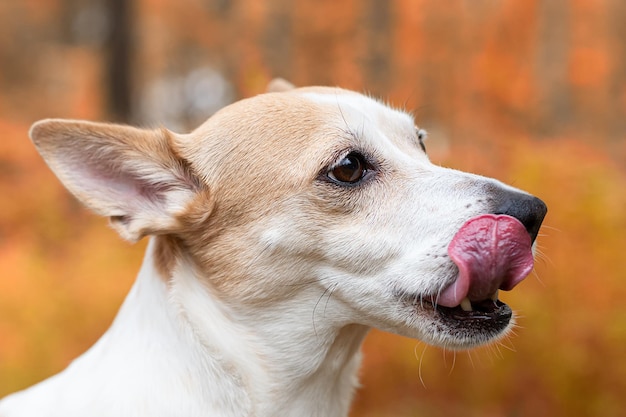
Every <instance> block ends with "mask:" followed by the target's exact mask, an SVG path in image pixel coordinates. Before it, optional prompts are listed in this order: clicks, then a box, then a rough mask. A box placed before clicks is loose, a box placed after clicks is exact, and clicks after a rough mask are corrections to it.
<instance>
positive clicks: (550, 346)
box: [0, 0, 626, 417]
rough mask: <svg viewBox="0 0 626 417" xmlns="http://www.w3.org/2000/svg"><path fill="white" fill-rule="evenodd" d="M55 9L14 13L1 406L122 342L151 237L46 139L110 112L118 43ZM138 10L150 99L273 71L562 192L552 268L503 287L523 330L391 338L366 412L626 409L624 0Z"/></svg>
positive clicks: (437, 149) (0, 310) (373, 375)
mask: <svg viewBox="0 0 626 417" xmlns="http://www.w3.org/2000/svg"><path fill="white" fill-rule="evenodd" d="M39 3H41V2H37V1H35V0H28V1H25V2H20V1H18V0H9V1H5V2H3V3H2V5H1V6H0V22H2V23H3V25H0V60H1V62H2V63H3V72H2V73H0V132H2V136H1V138H0V195H2V196H3V198H2V200H1V201H0V396H2V395H4V394H7V393H9V392H11V391H14V390H17V389H20V388H23V387H25V386H27V385H30V384H32V383H34V382H36V381H38V380H40V379H42V378H45V377H46V376H49V375H51V374H53V373H55V372H57V371H59V370H61V369H62V368H64V367H65V366H66V365H67V364H68V363H69V361H70V360H71V359H72V358H74V357H76V356H77V355H79V354H80V353H81V352H82V351H84V350H85V349H86V348H88V347H89V346H90V345H91V344H92V343H93V342H94V341H95V340H96V339H97V338H98V337H99V335H101V334H102V333H103V332H104V330H105V329H106V328H107V326H108V325H109V324H110V322H111V320H112V318H113V316H114V314H115V312H116V310H117V308H118V307H119V305H120V303H121V301H122V299H123V297H124V295H125V294H126V292H127V291H128V289H129V288H130V285H131V283H132V280H133V279H134V276H135V273H136V271H137V270H138V268H139V264H140V260H141V255H142V252H143V248H144V245H145V244H139V245H135V246H129V245H128V244H125V243H123V242H121V241H120V240H119V239H118V238H117V237H116V236H115V234H114V232H112V231H111V230H109V229H108V228H107V227H106V222H105V221H104V220H103V219H98V218H96V217H94V216H92V215H90V214H88V213H87V212H86V211H85V210H84V209H82V208H81V207H79V206H78V204H77V203H76V202H75V201H74V200H73V199H72V198H71V197H70V196H69V195H68V194H67V192H65V191H64V190H63V189H62V187H61V186H60V185H59V183H58V181H57V180H56V179H55V178H54V177H53V176H52V174H51V173H50V172H49V171H48V169H47V168H46V167H45V166H44V164H43V162H42V161H41V160H40V158H39V157H38V156H37V154H36V152H35V150H34V149H33V147H32V145H31V144H30V142H29V141H28V139H27V130H28V126H29V125H30V123H31V122H32V121H33V120H34V119H36V118H40V117H50V116H59V117H60V116H62V117H68V118H71V117H75V118H77V117H81V118H92V119H106V117H107V115H106V112H105V110H104V107H105V106H104V103H105V98H104V95H105V94H104V93H105V88H106V87H105V85H104V84H103V82H102V77H103V70H102V66H103V65H104V63H105V60H104V58H103V55H102V52H103V51H102V50H101V49H100V48H99V47H98V46H93V45H89V44H88V43H84V44H81V43H80V42H78V41H74V42H67V41H63V40H62V39H65V38H63V36H66V37H67V36H69V35H67V34H65V35H63V36H61V35H60V34H59V33H62V32H63V30H62V29H63V28H65V27H66V26H67V25H65V21H64V20H63V19H64V15H63V13H65V12H67V10H66V8H64V7H65V6H63V5H64V4H65V3H64V2H63V1H61V0H56V1H52V0H51V1H50V2H46V6H45V7H43V6H42V5H41V4H39ZM70 3H72V2H68V3H67V4H70ZM74 3H76V4H79V3H81V2H74ZM74 3H72V4H74ZM86 3H88V2H86ZM135 6H136V7H135V10H136V14H135V20H136V30H137V31H138V36H137V40H136V42H137V44H138V47H137V48H135V57H134V58H135V63H136V65H137V68H136V74H134V76H135V79H136V88H137V90H138V91H141V90H142V89H145V88H146V87H148V86H149V84H150V82H152V81H154V80H157V79H159V77H162V76H164V75H169V74H180V73H184V72H185V71H189V70H190V69H193V68H194V67H196V66H202V65H208V64H210V65H211V66H212V67H215V68H218V69H219V70H220V71H222V72H223V73H224V74H225V75H226V77H227V78H228V79H229V80H230V81H231V82H232V83H233V85H234V87H235V89H236V91H238V93H239V94H240V95H249V94H255V93H258V92H261V91H262V90H263V88H264V85H265V83H266V82H267V80H268V79H269V78H270V77H271V76H275V75H276V76H285V77H287V78H290V79H292V80H293V81H295V82H296V83H298V84H312V83H323V84H340V85H342V86H345V87H349V88H356V89H366V90H369V91H371V92H372V93H373V94H375V95H379V96H381V97H382V98H384V99H386V100H389V101H390V102H392V103H393V104H395V105H397V106H399V107H402V106H406V107H408V108H409V109H411V108H413V109H414V111H415V114H416V119H417V121H418V123H419V124H420V125H422V126H424V127H426V128H427V129H430V130H431V133H432V134H431V139H430V141H431V143H429V144H427V146H428V147H429V149H431V151H432V152H431V157H432V158H433V159H434V161H435V162H438V163H443V164H444V165H448V166H453V167H455V168H459V169H463V170H467V171H472V172H477V173H480V174H484V175H488V176H493V177H496V178H499V179H501V180H503V181H505V182H509V183H511V184H513V185H514V186H517V187H519V188H522V189H526V190H528V191H530V192H532V193H533V194H535V195H537V196H540V197H541V198H542V199H544V200H545V201H546V202H547V204H548V206H549V213H548V217H547V219H546V222H545V227H544V228H543V229H542V232H541V236H540V237H539V241H538V249H539V260H538V262H537V265H536V269H535V273H534V277H533V276H531V277H530V278H529V279H527V280H526V281H525V282H524V283H523V284H521V285H520V286H519V287H518V288H516V290H515V291H513V292H511V293H507V294H503V298H504V299H505V301H507V302H508V303H509V304H511V305H512V306H513V308H514V309H515V310H516V311H517V312H518V315H519V320H518V323H519V327H518V329H517V330H516V335H514V336H512V337H510V338H509V339H507V340H505V341H504V342H503V343H502V344H499V345H495V346H492V347H489V348H486V349H482V350H479V351H475V352H471V353H456V354H454V353H452V352H442V351H441V350H438V349H435V348H432V347H426V346H425V345H423V344H421V343H419V342H417V341H414V340H410V339H405V338H400V337H397V336H392V335H388V334H384V333H381V332H377V331H374V332H373V333H372V334H371V336H370V337H368V339H367V340H366V343H365V347H364V350H365V364H364V365H365V366H364V368H363V371H362V382H363V389H362V390H360V391H359V392H358V394H357V398H356V402H355V404H354V408H353V412H352V414H351V415H352V416H353V417H357V416H358V417H375V416H387V415H395V416H430V417H433V416H434V417H437V416H446V417H448V416H464V417H473V416H476V417H478V416H480V417H485V416H487V417H488V416H504V415H532V416H568V417H577V416H580V417H582V416H599V415H601V416H603V417H604V416H608V417H612V416H615V417H617V416H620V415H623V413H624V411H623V410H625V409H626V399H624V396H623V393H624V392H626V378H624V375H626V361H624V360H623V353H624V348H623V347H624V346H625V345H626V306H625V304H624V301H623V300H624V299H626V280H625V279H624V278H625V277H626V267H625V266H624V255H623V252H624V248H626V210H625V208H626V193H625V192H624V190H626V170H625V168H624V163H625V162H626V145H625V143H626V141H625V140H624V139H626V75H625V73H626V55H625V54H624V49H623V46H622V45H623V36H621V37H620V36H619V34H620V33H622V35H624V36H626V32H624V31H623V29H622V26H623V22H624V21H626V20H625V19H626V7H624V6H623V5H622V2H620V0H603V1H602V2H595V1H592V0H568V1H566V2H540V1H534V0H533V1H524V2H521V1H513V0H506V1H502V2H480V1H471V2H431V1H426V0H419V1H408V0H394V1H390V2H373V1H368V2H357V1H348V2H332V1H328V0H325V1H317V2H309V1H306V0H297V1H294V2H289V1H287V0H273V1H269V0H268V1H256V0H242V1H240V2H223V1H187V2H178V1H173V0H136V4H135ZM67 7H69V6H67ZM76 7H78V6H76ZM64 10H65V12H64ZM31 12H32V13H31ZM620 16H622V17H623V18H620ZM20 19H23V20H20ZM59 22H64V23H63V24H61V23H59ZM67 27H69V26H67ZM277 28H278V29H277ZM21 30H23V32H22V31H21ZM11 31H14V32H11ZM620 31H622V32H620ZM18 35H19V36H18ZM14 39H20V40H21V41H22V42H31V44H28V45H20V46H19V48H17V49H16V46H15V42H13V40H14ZM620 48H621V49H620ZM33 51H35V52H33ZM9 63H10V65H9ZM18 87H19V88H18Z"/></svg>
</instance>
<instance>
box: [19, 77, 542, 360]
mask: <svg viewBox="0 0 626 417" xmlns="http://www.w3.org/2000/svg"><path fill="white" fill-rule="evenodd" d="M273 90H275V91H274V92H270V93H268V94H262V95H259V96H256V97H253V98H249V99H245V100H242V101H239V102H237V103H234V104H232V105H230V106H228V107H226V108H224V109H222V110H221V111H219V112H218V113H216V114H215V115H214V116H212V117H211V118H210V119H209V120H207V121H206V122H205V123H204V124H203V125H201V126H200V127H199V128H198V129H196V130H195V131H193V132H192V133H189V134H184V135H181V134H174V133H172V132H169V131H167V130H165V129H158V130H143V129H137V128H132V127H128V126H120V125H111V124H98V123H90V122H82V121H63V120H45V121H42V122H39V123H37V124H35V125H34V127H33V128H32V130H31V137H32V139H33V141H34V143H35V144H36V146H37V148H38V149H39V151H40V153H41V154H42V155H43V157H44V158H45V160H46V162H47V163H48V164H49V165H50V167H51V168H52V169H53V170H54V171H55V173H56V174H57V176H58V177H59V178H60V179H61V181H62V182H63V183H64V184H65V185H66V187H67V188H68V189H69V190H70V191H71V192H72V193H73V194H74V195H75V196H76V197H77V198H78V199H80V200H81V201H82V202H83V203H84V204H86V205H87V206H88V207H90V208H91V209H92V210H94V211H95V212H97V213H99V214H101V215H104V216H107V217H109V218H110V220H111V224H112V226H113V227H114V228H115V229H116V230H117V231H118V232H119V233H120V234H121V236H122V237H124V238H125V239H128V240H131V241H135V240H138V239H140V238H141V237H143V236H146V235H156V236H158V245H157V262H158V267H159V270H160V271H161V275H162V276H163V278H164V279H172V280H175V279H176V277H175V275H176V273H175V271H176V265H177V264H178V263H179V262H181V261H183V260H185V261H186V260H188V261H189V262H192V263H193V264H194V265H195V267H196V268H197V270H198V271H199V273H198V276H199V277H200V278H199V279H202V280H204V283H205V284H206V285H209V286H211V287H212V288H213V289H214V290H215V292H214V293H215V294H217V296H219V297H220V298H221V299H222V300H224V302H226V303H229V304H231V305H234V306H236V305H246V306H250V305H254V306H268V305H272V304H273V303H280V302H281V300H285V299H288V298H290V297H296V296H297V294H300V293H303V292H306V293H308V294H313V295H314V296H312V297H308V298H303V300H308V301H307V302H308V304H307V305H302V306H301V307H302V308H304V309H309V310H311V311H313V312H314V310H315V308H316V306H317V305H318V304H319V303H320V300H321V298H323V297H327V298H326V301H325V303H326V304H328V303H330V304H332V306H331V307H330V309H331V310H332V314H328V315H324V320H327V321H328V322H329V323H330V324H331V325H332V326H336V327H341V326H345V325H348V324H352V323H357V324H362V325H366V326H372V327H377V328H380V329H383V330H387V331H391V332H394V333H398V334H402V335H406V336H410V337H415V338H418V339H421V340H424V341H426V342H429V343H433V344H436V345H441V346H446V347H449V348H467V347H472V346H475V345H478V344H481V343H484V342H488V341H491V340H493V339H495V338H497V337H500V336H501V335H502V334H504V333H505V332H506V330H507V329H508V328H509V327H510V325H511V324H510V322H511V320H512V313H511V310H510V309H509V307H508V306H507V305H506V304H504V303H502V302H500V301H498V300H497V294H498V289H504V290H509V289H512V288H513V287H514V286H515V285H516V284H517V283H518V282H519V281H520V280H521V279H523V278H524V277H525V276H526V275H527V274H528V273H529V272H530V269H531V268H532V253H531V246H532V243H533V241H534V239H535V237H536V235H537V232H538V230H539V227H540V225H541V222H542V220H543V217H544V215H545V213H546V208H545V205H544V204H543V203H542V202H541V201H540V200H539V199H537V198H535V197H532V196H530V195H528V194H526V193H524V192H521V191H519V190H516V189H513V188H511V187H508V186H506V185H504V184H502V183H500V182H498V181H496V180H493V179H488V178H484V177H480V176H476V175H472V174H467V173H462V172H459V171H455V170H451V169H446V168H442V167H439V166H436V165H433V164H432V163H431V162H430V161H429V159H428V156H427V154H426V152H425V147H424V143H423V139H424V135H425V133H424V132H423V131H422V130H420V129H418V128H416V126H415V124H414V121H413V119H412V117H411V116H409V115H408V114H406V113H404V112H401V111H397V110H394V109H392V108H390V107H388V106H386V105H384V104H382V103H380V102H378V101H376V100H374V99H371V98H368V97H365V96H363V95H361V94H358V93H355V92H351V91H346V90H342V89H337V88H323V87H311V88H300V89H294V88H291V86H290V85H289V84H287V83H280V82H279V83H274V85H273ZM287 313H288V312H287Z"/></svg>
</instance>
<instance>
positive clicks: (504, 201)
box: [494, 190, 548, 242]
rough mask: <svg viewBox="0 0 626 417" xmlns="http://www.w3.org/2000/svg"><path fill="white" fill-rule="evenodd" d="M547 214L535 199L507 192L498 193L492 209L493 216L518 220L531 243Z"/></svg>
mask: <svg viewBox="0 0 626 417" xmlns="http://www.w3.org/2000/svg"><path fill="white" fill-rule="evenodd" d="M547 212H548V207H547V206H546V204H545V203H544V202H543V201H541V200H540V199H538V198H537V197H534V196H532V195H529V194H524V193H520V192H516V191H508V190H507V191H503V192H500V193H499V196H498V197H497V198H496V204H495V209H494V214H506V215H508V216H511V217H515V218H516V219H517V220H519V221H520V222H521V223H522V224H523V225H524V227H525V228H526V230H527V231H528V234H529V235H530V238H531V240H532V241H533V242H534V241H535V238H536V237H537V233H539V228H540V227H541V222H543V218H544V217H545V216H546V213H547Z"/></svg>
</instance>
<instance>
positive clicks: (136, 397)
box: [0, 242, 368, 417]
mask: <svg viewBox="0 0 626 417" xmlns="http://www.w3.org/2000/svg"><path fill="white" fill-rule="evenodd" d="M153 249H154V244H153V242H151V244H150V245H149V247H148V252H147V255H146V259H145V260H144V264H143V266H142V269H141V272H140V273H139V276H138V278H137V281H136V283H135V284H134V286H133V289H132V290H131V292H130V294H129V295H128V297H127V299H126V300H125V302H124V305H123V306H122V308H121V309H120V312H119V313H118V316H117V317H116V319H115V321H114V323H113V325H112V326H111V328H110V329H109V330H108V331H107V333H105V335H104V336H103V337H102V338H101V339H100V340H99V341H98V342H97V343H96V344H95V345H94V346H93V347H92V348H91V349H90V350H89V351H87V352H86V353H85V354H84V355H82V356H81V357H79V358H78V359H77V360H75V361H74V362H73V363H72V364H71V365H70V366H69V367H68V368H67V369H66V370H65V371H63V372H62V373H60V374H58V375H56V376H54V377H52V378H50V379H48V380H45V381H43V382H41V383H39V384H37V385H35V386H33V387H31V388H29V389H27V390H25V391H22V392H18V393H16V394H13V395H11V396H9V397H7V398H6V399H4V400H2V401H0V416H2V417H25V416H38V417H42V416H63V417H72V416H84V415H91V416H102V417H105V416H116V417H119V416H151V417H155V416H172V415H186V416H206V415H210V416H213V417H231V416H232V417H235V416H237V417H240V416H255V417H269V416H277V415H280V416H303V415H307V416H336V417H340V416H341V417H343V416H346V415H347V414H348V410H349V406H350V402H351V399H352V394H353V391H354V389H355V387H356V385H357V379H356V374H357V371H358V368H359V365H360V351H359V349H360V345H361V343H362V341H363V338H364V337H365V335H366V333H367V331H368V328H366V327H364V326H357V325H351V326H345V327H343V328H340V329H335V330H334V329H330V328H328V327H323V324H322V323H316V326H315V328H314V326H313V324H312V322H311V317H310V316H309V317H308V321H306V320H305V321H302V320H299V318H294V317H288V315H286V314H285V312H284V308H285V307H286V306H284V305H283V306H281V307H280V308H279V309H277V311H275V312H272V311H271V309H269V310H266V311H265V312H264V319H263V320H256V321H255V320H254V318H255V316H257V317H258V316H259V312H255V311H251V310H250V309H249V308H246V306H237V311H235V310H234V309H232V310H231V309H230V308H229V307H228V306H226V305H224V304H223V303H222V302H220V301H219V300H218V299H217V298H215V297H212V296H211V294H210V290H209V289H208V288H207V286H205V285H203V284H202V283H201V281H200V280H198V279H197V277H195V276H194V275H193V268H192V267H191V266H190V265H181V264H179V265H178V266H177V268H176V269H175V273H174V277H172V278H171V280H169V282H168V281H166V280H164V279H163V277H161V276H159V275H158V273H157V271H156V268H155V267H154V265H153V262H154V261H153V256H152V251H153ZM290 302H293V303H294V304H295V305H297V304H298V303H301V302H302V301H301V300H297V299H294V300H291V301H290ZM182 306H185V307H184V308H183V307H182ZM233 307H234V306H233ZM287 307H288V306H287ZM270 316H274V317H272V319H271V320H270V319H269V318H270Z"/></svg>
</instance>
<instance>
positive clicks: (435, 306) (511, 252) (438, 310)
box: [400, 214, 534, 347]
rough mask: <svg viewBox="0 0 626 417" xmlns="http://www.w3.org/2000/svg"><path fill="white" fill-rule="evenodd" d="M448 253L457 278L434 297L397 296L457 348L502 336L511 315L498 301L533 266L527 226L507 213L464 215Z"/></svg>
mask: <svg viewBox="0 0 626 417" xmlns="http://www.w3.org/2000/svg"><path fill="white" fill-rule="evenodd" d="M448 255H449V257H450V259H451V260H452V261H453V262H454V264H455V265H456V267H457V269H458V274H457V276H456V279H455V280H454V281H453V282H452V283H450V284H448V285H447V286H446V287H444V288H443V289H442V290H441V291H439V292H438V293H437V294H436V295H430V296H429V295H421V296H415V295H413V296H410V295H409V294H402V295H401V296H400V298H401V299H402V300H403V301H404V302H405V303H406V304H410V305H411V307H412V308H414V309H415V310H416V311H418V312H420V313H421V314H426V315H427V316H430V318H431V322H432V323H434V325H435V326H434V329H435V330H434V331H435V332H436V333H438V334H440V335H444V334H445V335H447V336H449V337H451V338H452V340H454V341H456V342H458V343H459V346H460V347H463V346H465V345H475V344H479V343H482V342H486V341H489V340H492V339H494V338H496V337H497V336H499V335H501V334H502V333H503V332H504V331H505V330H506V329H507V328H508V326H509V323H510V322H511V320H512V318H513V312H512V310H511V308H510V307H509V306H508V305H507V304H505V303H503V302H502V301H500V300H499V299H498V296H499V291H500V290H504V291H509V290H511V289H513V287H515V286H516V285H517V284H518V283H520V282H521V281H522V280H523V279H524V278H525V277H526V276H527V275H528V274H529V273H530V271H531V270H532V268H533V264H534V261H533V254H532V241H531V237H530V235H529V233H528V232H527V231H526V228H525V227H524V225H522V223H521V222H520V221H518V220H517V219H515V218H513V217H510V216H507V215H492V214H484V215H480V216H476V217H473V218H471V219H469V220H468V221H467V222H466V223H465V224H464V225H463V226H461V228H460V229H459V230H458V231H457V233H456V234H455V235H454V237H453V238H452V241H451V242H450V244H449V246H448Z"/></svg>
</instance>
